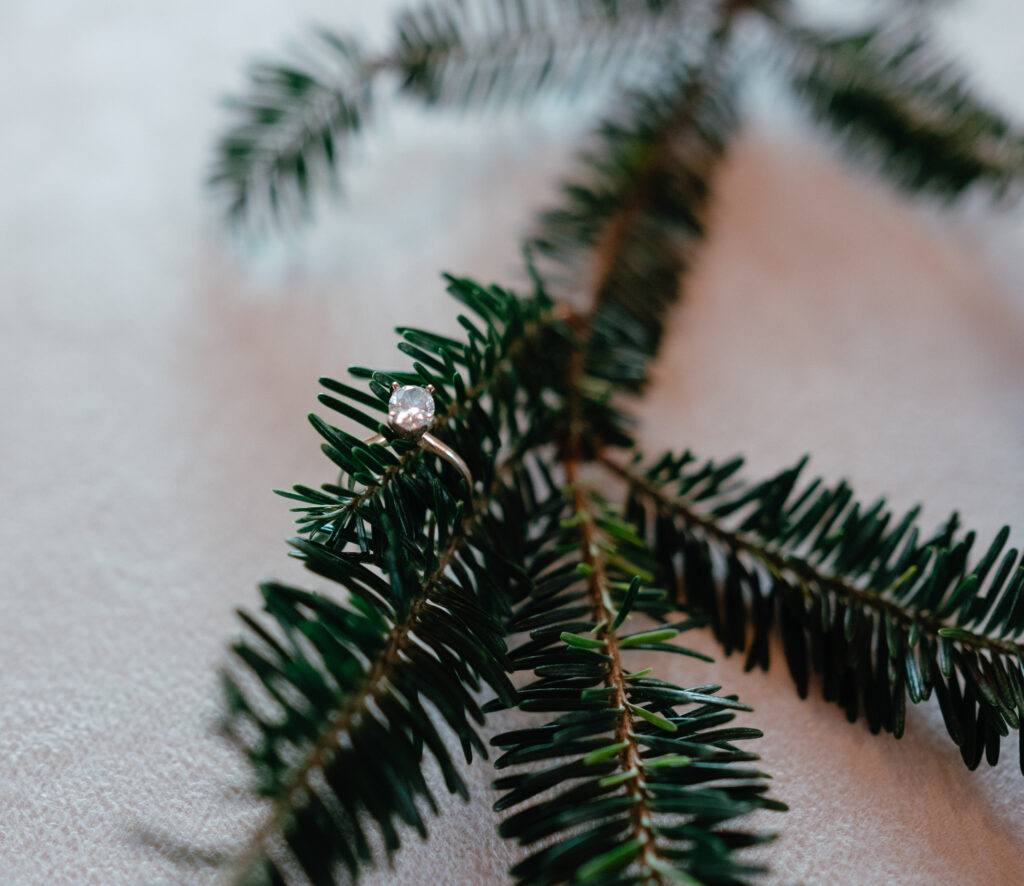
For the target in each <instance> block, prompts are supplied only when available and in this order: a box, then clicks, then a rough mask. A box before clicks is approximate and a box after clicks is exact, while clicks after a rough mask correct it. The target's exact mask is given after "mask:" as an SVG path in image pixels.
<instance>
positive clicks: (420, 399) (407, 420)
mask: <svg viewBox="0 0 1024 886" xmlns="http://www.w3.org/2000/svg"><path fill="white" fill-rule="evenodd" d="M388 424H389V425H391V427H392V428H394V429H395V430H396V431H397V432H398V433H399V434H400V435H401V436H403V437H405V438H406V439H408V440H415V439H416V438H417V437H419V436H420V435H422V434H423V433H425V432H426V431H428V430H430V427H431V425H433V424H434V398H433V396H432V392H431V390H430V388H421V387H419V386H418V385H402V386H401V387H397V388H395V390H394V391H393V392H392V394H391V399H390V400H388Z"/></svg>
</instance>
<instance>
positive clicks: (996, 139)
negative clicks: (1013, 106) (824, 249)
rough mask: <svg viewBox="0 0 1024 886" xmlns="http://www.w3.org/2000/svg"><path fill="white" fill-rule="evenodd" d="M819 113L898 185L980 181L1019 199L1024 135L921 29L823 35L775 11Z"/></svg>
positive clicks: (913, 187)
mask: <svg viewBox="0 0 1024 886" xmlns="http://www.w3.org/2000/svg"><path fill="white" fill-rule="evenodd" d="M770 20H771V21H772V22H773V23H774V25H775V33H776V35H777V36H778V38H779V40H780V43H781V45H782V47H783V51H784V52H785V53H787V54H788V55H789V60H788V64H789V67H790V77H791V80H792V83H793V86H794V88H795V90H796V92H797V94H798V95H799V96H800V97H801V98H803V99H804V100H805V101H806V102H807V103H808V105H809V107H810V109H811V112H812V118H813V119H814V120H815V121H820V122H821V123H823V124H825V125H828V126H829V127H831V128H832V130H833V131H834V132H836V133H837V134H838V135H839V136H840V138H841V139H842V141H843V142H845V143H846V144H847V145H848V147H849V148H850V151H849V153H850V155H851V156H852V157H854V158H855V159H859V160H864V159H865V158H867V159H868V161H869V162H870V163H872V164H873V165H874V166H876V167H878V168H879V169H881V171H882V172H884V173H885V174H886V175H888V176H889V178H890V179H891V180H892V181H893V182H894V183H895V184H897V185H898V186H900V187H902V188H905V189H907V190H909V191H914V192H917V191H926V192H930V193H933V194H936V195H938V196H941V197H945V198H948V199H952V198H955V197H958V196H959V195H960V194H962V193H964V192H965V191H967V190H968V189H969V188H971V187H972V186H975V185H982V186H984V187H985V188H986V189H987V190H988V191H989V192H990V193H991V194H993V195H994V196H995V197H996V198H998V199H1001V200H1010V199H1014V198H1018V197H1019V196H1020V190H1021V179H1022V174H1024V133H1022V132H1021V131H1019V130H1018V129H1015V128H1014V127H1013V126H1012V125H1011V124H1010V122H1009V121H1007V120H1006V118H1005V117H1003V116H1002V115H1001V114H1000V113H999V112H998V111H997V110H996V109H994V108H992V107H990V106H988V105H987V104H986V103H985V102H983V101H982V100H981V99H979V98H978V96H977V95H976V94H975V92H974V90H973V89H972V88H971V86H970V85H969V83H968V81H967V78H966V77H965V76H964V74H963V73H962V72H960V71H959V70H958V69H957V68H956V66H955V65H953V64H952V63H951V62H949V61H948V60H946V59H944V58H942V56H941V55H940V54H939V53H938V52H937V51H936V50H935V48H934V47H933V46H932V42H931V40H930V39H929V38H928V36H927V35H926V33H925V32H923V31H921V30H908V29H907V28H905V27H900V28H889V27H885V26H881V25H880V26H875V27H872V28H869V29H866V30H861V31H853V32H832V33H827V32H819V31H815V30H813V29H811V28H807V27H801V26H799V25H796V24H794V23H792V22H791V21H790V20H789V19H787V18H784V17H778V16H776V17H772V18H771V19H770Z"/></svg>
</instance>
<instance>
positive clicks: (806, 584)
mask: <svg viewBox="0 0 1024 886" xmlns="http://www.w3.org/2000/svg"><path fill="white" fill-rule="evenodd" d="M600 461H601V464H602V465H604V466H605V467H606V468H608V469H609V470H610V471H611V472H612V473H614V474H616V475H617V476H618V477H620V478H621V479H622V480H625V481H626V483H628V484H629V485H630V486H631V487H633V488H634V489H637V490H640V491H641V492H642V493H643V494H644V496H646V497H647V498H648V499H650V500H651V501H653V502H654V503H655V505H656V506H657V507H658V508H659V509H660V510H661V511H662V512H663V513H668V514H670V515H674V516H676V517H678V518H679V519H681V520H683V522H685V523H687V524H688V525H690V526H693V527H696V528H698V529H699V530H700V531H701V532H703V533H704V534H705V535H706V536H709V537H711V538H714V539H715V540H717V541H718V542H720V543H721V544H723V545H725V546H726V547H727V548H729V549H730V550H732V551H735V552H737V553H743V554H746V555H747V556H749V557H751V558H753V559H755V560H758V561H760V562H761V564H762V565H763V566H764V567H765V568H766V569H767V570H768V571H769V572H771V573H773V574H776V575H789V576H790V577H792V578H793V579H794V580H795V581H796V583H797V584H798V585H799V586H800V587H801V588H802V589H803V590H804V591H805V593H810V594H814V593H815V592H816V591H815V589H818V592H826V591H828V592H831V593H833V594H835V595H836V596H837V597H839V598H842V599H846V600H856V601H857V602H859V603H860V604H861V605H863V606H867V607H869V608H871V609H874V610H875V611H877V612H880V613H883V614H884V615H887V616H889V617H890V618H892V619H895V620H896V621H898V622H899V623H900V624H902V625H904V626H905V627H907V628H909V627H910V625H911V624H915V623H916V624H917V626H918V629H919V630H920V631H922V632H924V633H927V634H930V635H931V636H933V637H938V636H939V631H940V630H941V629H942V628H947V627H952V625H948V624H946V623H945V622H943V621H942V620H940V619H938V618H936V617H935V616H932V615H929V614H927V613H920V612H910V611H908V610H907V609H905V608H904V607H902V606H901V605H900V604H899V603H898V602H896V601H895V600H892V599H890V598H889V597H886V596H885V594H884V592H883V591H882V590H880V589H878V588H867V587H860V586H858V585H856V584H853V583H852V582H850V581H849V580H847V579H845V578H843V577H841V576H838V575H833V574H831V573H828V572H824V571H821V570H819V569H817V568H816V567H815V566H814V565H813V564H811V563H808V562H807V561H806V560H803V559H800V558H797V557H793V556H790V555H787V554H785V553H783V552H781V551H777V550H772V549H771V548H768V547H766V546H765V545H763V544H761V543H759V542H758V541H756V540H755V539H753V538H751V537H750V536H748V535H744V534H743V533H740V532H735V531H732V530H729V529H726V528H725V527H724V526H722V525H721V524H719V523H718V522H716V521H715V520H714V519H712V518H709V517H705V516H703V515H702V514H698V513H697V512H696V511H694V510H693V509H692V508H690V507H688V506H687V505H686V504H684V503H683V502H681V501H679V500H678V499H675V498H672V497H671V496H669V495H666V494H665V492H664V490H662V489H661V488H660V487H659V486H657V485H655V484H654V483H651V482H650V481H649V480H647V478H645V477H644V476H642V475H641V474H638V473H636V472H635V471H632V470H630V469H629V468H628V467H625V466H624V465H621V464H619V463H618V462H616V461H614V460H613V459H611V458H608V457H606V456H602V457H601V459H600ZM955 642H956V643H958V644H960V645H962V646H968V647H971V648H974V649H978V650H986V651H988V652H992V653H995V654H999V655H1013V656H1018V657H1021V656H1024V647H1022V646H1021V645H1020V644H1018V643H1014V642H1013V641H1011V640H1000V639H997V638H994V637H989V636H987V635H985V634H981V633H976V632H967V631H965V632H964V634H961V635H960V636H958V637H957V638H956V640H955Z"/></svg>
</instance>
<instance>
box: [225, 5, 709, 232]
mask: <svg viewBox="0 0 1024 886" xmlns="http://www.w3.org/2000/svg"><path fill="white" fill-rule="evenodd" d="M704 18H706V17H705V16H702V15H701V13H700V12H699V11H696V12H695V11H694V10H693V8H692V5H691V4H686V3H682V2H678V0H664V2H657V0H607V2H596V3H595V2H591V0H573V2H560V3H557V4H552V3H548V2H546V0H540V2H538V0H489V2H473V0H436V2H431V3H425V4H423V5H421V6H418V7H413V8H411V9H409V10H407V11H405V12H402V13H401V14H399V15H398V17H397V18H396V21H395V35H394V43H393V45H392V46H391V48H390V49H389V50H387V51H386V52H384V53H382V54H380V55H369V54H367V53H365V52H364V51H363V50H362V49H361V48H360V47H359V45H358V43H357V42H356V41H355V40H354V39H353V38H351V37H349V36H339V35H338V34H335V33H333V32H331V31H328V30H326V29H319V30H318V31H317V32H316V33H315V34H314V35H313V36H312V37H311V38H310V39H309V40H307V41H306V42H305V44H304V45H303V46H301V47H300V48H299V49H297V50H294V51H293V53H292V55H293V56H294V58H293V59H291V60H289V61H286V62H264V63H261V64H258V65H254V66H253V67H252V69H251V70H250V73H249V83H248V89H247V92H246V94H245V95H244V97H241V98H236V99H232V100H231V101H230V102H229V103H228V106H229V108H231V109H232V111H233V114H234V118H235V122H234V124H233V126H232V127H231V129H230V130H229V131H228V132H227V134H226V135H225V136H224V137H223V138H222V139H221V141H220V143H219V144H218V146H217V150H216V157H215V161H214V165H213V171H212V174H211V177H210V181H211V184H212V185H213V186H214V187H215V189H216V190H217V191H218V192H219V193H220V194H221V195H222V199H223V202H224V205H225V208H226V211H227V214H228V216H229V218H230V219H231V220H232V221H233V222H247V223H254V224H256V225H260V224H263V223H264V222H268V221H270V222H273V221H296V220H298V219H300V218H302V217H304V216H306V215H308V213H309V211H310V209H311V200H312V197H313V195H314V194H315V193H316V191H317V190H318V189H320V188H322V187H323V185H325V184H327V183H331V182H334V180H335V172H336V168H337V165H338V163H339V162H341V160H342V159H343V158H344V155H345V153H346V146H347V142H348V140H349V139H350V138H351V137H352V136H353V135H355V134H356V133H358V132H359V131H360V130H361V128H362V127H363V125H364V123H365V121H366V118H367V115H368V113H369V110H370V107H371V104H372V101H371V100H372V98H373V92H374V90H373V86H374V83H376V82H377V81H378V80H380V79H381V77H384V78H391V79H392V80H393V81H394V82H395V83H396V84H397V90H398V93H399V94H400V95H405V96H409V97H412V98H415V99H416V100H418V101H421V102H424V103H426V104H428V105H437V104H450V105H456V106H485V105H486V106H493V105H498V104H508V103H517V102H522V101H524V100H526V99H529V98H532V97H533V96H536V95H538V94H549V95H562V96H570V95H574V94H576V93H578V92H579V91H581V90H583V89H593V88H594V87H595V85H597V84H598V83H609V82H615V81H617V80H618V79H619V78H623V77H627V75H628V76H629V78H630V79H632V80H638V79H643V77H644V76H645V72H646V76H647V77H650V76H653V75H654V74H657V73H660V72H661V69H662V68H663V67H664V64H665V62H666V61H667V60H668V59H669V58H670V57H672V55H673V54H675V53H678V52H679V51H681V49H682V48H683V47H685V46H690V45H692V44H693V42H694V39H695V37H696V35H697V34H698V33H699V32H700V30H701V28H702V27H704V25H703V19H704ZM684 25H685V27H684Z"/></svg>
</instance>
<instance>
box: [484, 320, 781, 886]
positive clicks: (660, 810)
mask: <svg viewBox="0 0 1024 886" xmlns="http://www.w3.org/2000/svg"><path fill="white" fill-rule="evenodd" d="M579 323H580V321H577V325H579ZM575 332H576V338H575V342H576V347H575V348H574V350H573V351H572V353H571V356H570V359H569V361H568V363H567V365H566V367H565V370H566V373H567V378H566V386H565V392H566V412H567V423H566V433H567V437H566V439H565V440H564V442H563V444H562V446H561V448H560V450H559V461H560V463H561V466H562V468H563V469H564V472H565V480H566V486H565V489H564V490H563V491H561V492H558V493H556V492H555V490H552V498H553V499H554V500H555V502H556V503H557V504H558V505H560V507H559V512H560V513H562V514H566V512H567V514H566V516H565V517H564V518H563V519H562V520H561V521H560V522H559V523H558V524H557V529H558V530H559V531H558V532H556V531H554V530H555V528H556V527H555V526H554V525H552V524H551V523H549V529H548V532H547V533H544V536H542V537H544V538H545V546H544V547H543V548H541V549H540V550H539V551H538V552H537V554H536V555H535V557H534V558H533V560H532V562H531V563H528V564H527V571H528V572H529V573H530V574H531V575H532V576H533V579H532V584H533V588H532V591H531V593H530V595H529V596H528V597H527V599H526V601H525V602H524V603H523V604H522V605H521V606H520V607H518V609H517V610H516V612H515V613H514V615H513V617H512V619H511V621H510V622H509V631H510V632H520V631H529V640H527V641H526V642H524V643H523V644H522V645H520V646H519V647H518V648H517V649H516V650H515V651H514V652H513V653H512V659H513V661H514V662H515V663H516V666H517V668H518V669H524V670H526V669H530V670H533V671H534V675H535V677H536V678H537V679H536V680H535V681H534V682H532V683H529V684H528V685H527V686H525V687H524V688H522V689H521V690H519V692H518V707H519V708H520V710H523V711H554V712H559V713H560V716H558V717H557V718H556V719H555V720H554V721H553V722H551V723H550V724H548V725H547V726H544V727H541V728H539V729H524V730H515V731H513V732H510V733H506V734H503V735H500V736H497V737H496V738H495V739H493V740H492V743H493V744H495V745H497V746H499V747H502V748H505V749H506V753H505V754H504V755H503V756H502V757H501V758H499V759H498V760H497V761H496V763H495V766H496V767H497V768H499V769H500V768H505V767H507V766H509V765H521V764H526V763H535V762H538V761H550V760H563V761H565V760H566V758H568V759H567V762H561V763H557V764H556V765H555V766H554V767H552V768H548V769H543V770H540V771H531V770H526V771H520V772H518V773H516V774H514V775H511V776H508V777H503V778H500V779H498V780H497V781H496V782H495V788H497V789H499V790H503V791H506V793H505V796H504V797H503V798H502V799H501V800H499V801H498V803H496V804H495V809H496V810H498V811H502V810H505V809H510V808H512V807H515V806H521V805H522V804H524V803H526V802H527V801H529V800H531V799H534V798H535V797H536V795H537V794H538V793H540V792H541V791H549V790H552V789H553V790H555V791H556V793H555V794H554V796H552V797H549V798H548V799H546V800H544V801H542V802H540V803H537V804H535V805H532V806H527V807H526V808H521V809H520V810H519V811H517V812H516V813H515V814H514V815H512V816H511V817H509V818H507V819H506V820H505V821H504V822H503V823H502V824H501V826H500V828H499V832H500V833H501V834H502V835H503V836H506V837H510V838H514V839H516V840H518V841H519V842H520V843H521V844H523V845H526V846H529V845H532V844H534V843H537V842H538V841H542V840H543V841H545V845H544V847H543V848H541V849H540V850H537V851H534V852H533V853H532V854H530V855H529V856H527V857H526V858H525V859H523V860H522V861H520V862H519V863H518V864H517V865H516V866H515V867H513V868H512V871H511V873H512V874H513V876H515V877H516V878H517V880H518V882H520V883H522V884H527V883H529V884H538V886H540V884H543V886H546V884H559V883H583V882H600V883H606V884H626V883H640V882H643V883H654V884H662V883H667V882H679V881H680V880H685V881H690V880H693V881H696V882H743V881H744V879H745V878H747V877H749V876H752V875H756V874H757V873H759V872H760V868H756V867H751V866H748V865H744V864H743V863H741V862H740V861H739V860H738V859H736V858H735V857H734V850H737V849H741V848H743V847H745V846H749V845H752V844H754V843H758V842H763V841H764V840H766V839H770V837H768V836H767V835H763V834H748V833H743V832H724V831H721V830H720V828H719V826H720V825H721V824H723V823H724V822H727V821H730V820H732V819H733V818H735V817H737V816H741V815H744V814H745V813H747V812H749V811H751V810H753V809H755V808H771V809H785V806H784V805H783V804H780V803H778V802H777V801H774V800H770V799H767V798H766V797H764V796H763V794H764V792H765V790H766V785H765V784H764V783H763V779H765V778H767V776H766V775H764V773H761V772H759V771H757V770H755V769H749V768H741V767H738V766H737V765H736V764H738V763H742V762H748V761H753V760H756V759H757V758H756V756H754V755H751V754H747V753H744V752H741V751H738V750H737V749H736V748H735V747H734V746H733V745H732V744H730V743H729V742H730V741H731V740H734V739H745V738H754V737H757V736H759V735H760V733H759V732H757V731H756V730H749V729H748V730H743V729H739V730H718V729H717V728H715V727H719V726H721V725H722V724H723V723H725V722H728V721H729V720H731V719H732V716H733V714H732V710H733V709H740V710H749V708H747V707H746V706H745V705H741V704H740V703H739V702H738V701H736V699H735V697H721V696H718V695H716V694H715V693H717V691H718V689H719V688H720V687H717V686H711V687H708V686H704V687H698V688H696V689H682V688H680V687H677V686H673V685H671V684H669V683H665V682H663V681H661V680H657V679H654V678H648V677H647V676H646V674H647V673H648V672H646V671H644V672H638V673H631V672H630V671H628V670H627V669H626V668H625V665H624V658H623V654H624V652H626V651H627V650H645V651H655V650H657V651H666V652H675V653H682V654H687V655H695V654H696V653H692V652H690V651H689V650H686V649H685V648H683V647H679V646H674V645H669V644H668V643H667V641H668V640H671V639H673V638H674V637H676V636H677V634H678V633H679V629H680V628H685V627H686V626H687V625H668V624H665V623H662V624H661V625H660V626H658V627H655V628H654V629H648V630H640V631H636V632H633V633H630V634H628V635H626V636H620V635H619V633H618V631H619V628H620V627H622V625H623V624H624V622H625V621H626V619H627V618H628V617H629V615H630V612H631V611H634V612H638V613H645V614H647V615H649V616H653V617H655V618H661V617H663V616H664V615H665V614H666V613H665V600H664V592H662V591H659V590H653V589H648V590H643V589H641V581H642V578H641V576H642V575H644V574H645V572H646V571H645V569H644V566H643V561H644V560H645V554H646V552H645V549H644V546H643V543H642V542H641V540H640V539H639V538H638V537H636V536H635V535H634V534H633V533H632V532H631V531H630V530H629V528H628V527H627V526H625V525H624V524H623V523H622V522H621V521H619V520H618V519H616V517H615V516H614V514H613V513H612V512H611V511H610V509H609V508H608V506H607V505H605V504H603V503H602V502H601V501H600V500H599V498H598V497H597V496H596V495H595V494H593V493H588V492H587V491H586V490H585V489H584V487H583V486H582V483H581V479H580V469H581V464H582V462H583V459H584V458H585V457H586V456H587V454H588V453H589V450H590V445H589V443H588V444H586V445H585V443H584V441H585V438H587V437H588V436H589V435H590V434H591V432H592V427H591V426H590V425H589V423H588V419H589V418H590V416H591V415H592V414H593V411H594V410H595V409H597V410H600V408H601V407H602V406H603V405H604V404H603V402H598V403H596V404H591V408H590V409H588V408H587V403H588V400H590V395H589V394H588V391H590V389H591V388H592V386H591V385H589V384H588V382H587V378H586V373H585V363H584V360H585V358H584V353H585V351H584V350H583V349H582V348H581V347H579V344H580V342H581V341H582V340H585V335H586V331H585V330H583V329H579V328H577V329H576V330H575ZM546 511H547V512H548V513H549V514H550V513H551V506H550V505H549V506H548V508H547V509H546ZM569 552H572V553H569ZM687 705H696V709H695V710H687V711H680V710H677V709H679V708H683V707H685V706H687ZM503 706H504V704H503V703H501V702H496V703H492V704H491V705H489V706H488V707H487V709H495V708H498V707H503ZM705 730H710V731H705ZM549 838H555V842H553V843H552V842H550V839H549Z"/></svg>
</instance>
